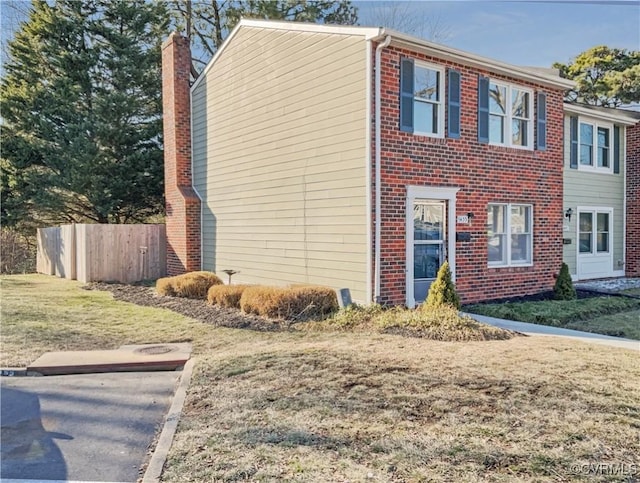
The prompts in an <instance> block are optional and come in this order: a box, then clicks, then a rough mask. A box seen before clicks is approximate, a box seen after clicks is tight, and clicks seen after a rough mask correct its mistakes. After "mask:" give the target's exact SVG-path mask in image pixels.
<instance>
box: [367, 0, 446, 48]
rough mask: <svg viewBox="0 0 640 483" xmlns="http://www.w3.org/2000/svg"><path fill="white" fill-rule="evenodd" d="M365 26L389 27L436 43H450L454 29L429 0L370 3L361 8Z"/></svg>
mask: <svg viewBox="0 0 640 483" xmlns="http://www.w3.org/2000/svg"><path fill="white" fill-rule="evenodd" d="M359 14H360V23H361V24H362V25H371V26H380V27H387V28H390V29H392V30H397V31H399V32H402V33H405V34H409V35H414V36H416V37H420V38H423V39H427V40H431V41H432V42H441V43H442V42H446V41H447V40H448V39H449V38H450V37H451V29H450V27H449V26H448V25H447V24H446V22H445V21H444V20H443V18H442V15H441V14H440V12H438V11H437V10H436V9H435V8H430V7H429V6H428V3H427V2H409V1H400V2H394V1H385V2H369V3H368V5H367V7H366V8H362V6H361V8H360V10H359Z"/></svg>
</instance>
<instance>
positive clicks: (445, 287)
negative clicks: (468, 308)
mask: <svg viewBox="0 0 640 483" xmlns="http://www.w3.org/2000/svg"><path fill="white" fill-rule="evenodd" d="M444 305H448V306H451V307H453V308H456V309H459V308H460V298H459V297H458V292H456V286H455V285H454V283H453V281H452V280H451V270H450V269H449V262H444V263H443V264H442V266H441V267H440V270H438V275H437V276H436V279H435V281H434V282H433V283H432V284H431V287H429V294H428V295H427V300H426V301H425V303H424V304H423V305H422V308H424V309H434V308H438V307H442V306H444Z"/></svg>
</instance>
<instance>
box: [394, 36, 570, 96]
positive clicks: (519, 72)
mask: <svg viewBox="0 0 640 483" xmlns="http://www.w3.org/2000/svg"><path fill="white" fill-rule="evenodd" d="M382 35H391V37H392V39H393V40H392V41H391V43H392V44H396V45H398V44H400V45H405V46H407V47H410V48H413V49H419V50H421V51H422V52H423V53H426V54H429V55H434V56H436V57H438V58H442V59H445V60H450V61H452V62H458V63H463V64H465V65H469V66H472V67H480V68H483V69H486V70H490V71H492V72H496V73H498V74H502V75H505V76H509V77H517V78H520V79H524V80H527V81H531V82H536V83H539V84H543V85H545V86H548V87H553V88H556V89H557V88H561V89H571V88H573V87H575V83H574V82H573V81H571V80H569V79H563V78H562V77H557V76H553V75H548V74H545V73H542V72H540V71H538V70H534V69H528V68H526V67H521V66H517V65H513V64H507V63H506V62H501V61H499V60H494V59H490V58H488V57H482V56H480V55H476V54H472V53H470V52H465V51H463V50H458V49H454V48H452V47H447V46H446V45H442V44H436V43H434V42H430V41H428V40H424V39H421V38H418V37H413V36H411V35H407V34H403V33H401V32H396V31H393V30H388V29H383V30H382Z"/></svg>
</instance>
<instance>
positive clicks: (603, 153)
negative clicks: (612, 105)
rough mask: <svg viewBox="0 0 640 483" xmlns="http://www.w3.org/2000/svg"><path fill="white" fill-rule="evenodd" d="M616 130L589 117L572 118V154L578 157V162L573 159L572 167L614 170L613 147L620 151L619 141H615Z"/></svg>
mask: <svg viewBox="0 0 640 483" xmlns="http://www.w3.org/2000/svg"><path fill="white" fill-rule="evenodd" d="M616 132H617V130H614V129H613V127H612V126H611V125H608V124H602V123H599V122H596V121H590V120H587V119H580V120H579V121H578V119H577V118H572V120H571V133H570V135H571V139H570V142H571V148H570V154H571V156H572V157H575V158H577V159H576V161H577V162H575V163H574V160H573V159H572V160H571V161H572V164H571V167H575V168H578V169H584V170H593V171H602V172H607V173H611V172H614V171H615V170H614V169H613V168H614V166H613V165H614V159H613V158H614V151H615V150H614V149H612V148H613V147H615V148H616V150H617V151H619V147H617V146H618V145H619V142H618V143H615V142H614V141H615V133H616ZM618 136H619V134H618ZM614 144H615V146H614ZM618 163H619V161H618ZM618 171H619V170H617V171H615V172H618Z"/></svg>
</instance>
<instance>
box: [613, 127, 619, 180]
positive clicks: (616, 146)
mask: <svg viewBox="0 0 640 483" xmlns="http://www.w3.org/2000/svg"><path fill="white" fill-rule="evenodd" d="M613 172H614V173H616V174H619V173H620V126H613Z"/></svg>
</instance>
